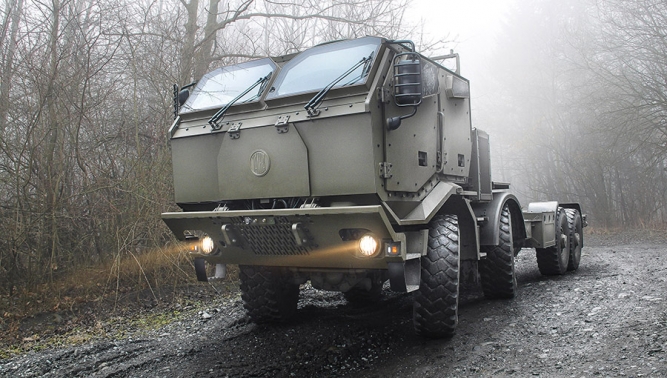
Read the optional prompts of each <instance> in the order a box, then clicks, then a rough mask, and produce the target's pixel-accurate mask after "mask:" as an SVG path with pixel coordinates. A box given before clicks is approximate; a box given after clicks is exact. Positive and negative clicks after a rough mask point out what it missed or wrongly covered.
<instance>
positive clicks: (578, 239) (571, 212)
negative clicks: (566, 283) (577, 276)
mask: <svg viewBox="0 0 667 378" xmlns="http://www.w3.org/2000/svg"><path fill="white" fill-rule="evenodd" d="M565 214H566V215H567V227H568V229H569V230H570V259H569V261H568V263H567V270H577V269H578V268H579V262H580V261H581V246H582V245H583V241H584V232H583V226H582V223H581V214H579V211H578V210H576V209H565Z"/></svg>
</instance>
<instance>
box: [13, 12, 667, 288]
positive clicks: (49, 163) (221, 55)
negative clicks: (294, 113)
mask: <svg viewBox="0 0 667 378" xmlns="http://www.w3.org/2000/svg"><path fill="white" fill-rule="evenodd" d="M409 4H410V1H409V0H321V1H319V0H318V1H315V0H179V1H177V0H139V1H128V0H119V1H113V2H112V1H106V0H43V1H41V0H3V2H2V3H0V150H1V152H0V233H1V234H2V238H0V296H3V297H11V296H15V295H19V294H21V293H25V292H26V291H30V290H33V289H35V288H36V287H38V286H39V285H49V284H52V283H53V282H57V281H58V280H62V279H64V277H66V276H67V275H68V274H70V273H75V272H76V273H78V274H79V275H78V276H77V277H78V278H77V279H78V280H81V277H85V276H95V277H97V278H99V279H100V280H101V282H102V283H103V284H104V285H109V286H112V287H113V286H118V285H119V282H120V281H122V280H123V279H127V280H129V281H132V282H135V283H138V284H139V285H146V286H149V287H155V286H160V285H169V284H173V282H175V281H177V280H188V279H189V280H192V279H194V274H192V270H191V268H190V267H188V265H189V264H190V262H189V261H188V259H187V258H186V257H184V256H183V254H180V253H178V252H177V248H176V247H174V240H173V239H172V236H171V235H170V232H169V230H168V229H167V228H166V226H165V225H164V224H163V222H162V220H161V219H160V213H162V212H165V211H177V210H178V208H177V206H176V204H175V203H174V199H173V189H172V178H171V161H170V159H171V154H170V147H169V141H168V138H167V130H168V128H169V126H170V124H171V122H172V119H173V107H172V86H173V85H174V84H177V85H179V86H183V85H186V84H188V83H191V82H193V81H196V80H198V78H200V77H201V76H202V75H203V74H204V73H206V72H208V71H209V70H211V69H213V68H217V67H220V66H225V65H228V64H231V63H236V62H242V61H246V60H251V59H256V58H260V57H265V56H278V55H284V54H289V53H293V52H297V51H301V50H303V49H305V48H307V47H310V46H312V45H315V44H317V43H321V42H324V41H330V40H336V39H343V38H355V37H360V36H364V35H377V36H383V37H386V38H400V39H412V40H414V41H415V42H416V44H417V46H418V50H420V51H422V52H425V53H426V55H428V54H430V53H433V54H434V55H435V54H437V53H442V52H448V51H449V49H450V48H454V49H455V47H456V43H457V41H456V38H450V35H455V34H456V31H455V30H447V28H446V27H443V35H442V36H441V37H438V38H435V39H428V38H425V37H424V36H423V34H422V32H421V30H422V29H421V28H420V25H419V24H418V22H409V21H408V20H406V19H405V10H406V7H408V6H409ZM494 46H495V48H493V49H491V50H490V51H488V59H486V60H485V61H484V62H476V63H475V64H476V65H478V66H480V65H481V64H486V66H484V72H485V74H483V75H480V77H468V79H470V80H471V82H472V83H473V87H472V88H473V93H472V99H473V100H472V101H473V115H472V117H473V125H474V126H476V127H479V128H481V129H483V130H486V131H488V132H489V133H490V134H491V138H492V139H491V140H492V146H493V148H492V159H493V162H494V167H493V170H494V179H495V180H497V181H508V182H511V183H512V187H513V189H514V190H515V191H516V192H517V194H518V195H519V197H520V199H521V200H522V202H526V203H527V202H528V201H531V200H546V199H558V200H559V201H562V202H573V201H577V202H581V203H582V205H583V207H584V209H585V212H586V213H587V214H588V219H589V224H590V225H591V226H592V227H595V228H599V229H610V230H613V229H622V228H653V229H664V228H665V224H667V214H666V213H665V212H666V211H667V172H666V170H667V165H666V162H665V158H666V157H667V156H666V154H667V117H666V116H667V66H666V65H665V61H667V3H665V2H664V1H661V0H636V1H632V2H628V1H622V0H583V1H582V0H537V1H529V0H517V1H515V2H514V3H513V6H512V7H511V10H510V11H509V12H508V14H507V15H505V20H504V23H503V26H502V30H501V32H499V33H498V35H497V36H496V38H495V41H494ZM463 59H465V57H463ZM476 93H477V95H476ZM480 94H482V95H480ZM151 262H152V263H153V265H155V266H156V267H157V268H156V269H154V270H151V269H149V265H151ZM129 266H133V267H134V268H133V269H129V268H128V267H129ZM133 272H134V273H133ZM98 284H99V283H98Z"/></svg>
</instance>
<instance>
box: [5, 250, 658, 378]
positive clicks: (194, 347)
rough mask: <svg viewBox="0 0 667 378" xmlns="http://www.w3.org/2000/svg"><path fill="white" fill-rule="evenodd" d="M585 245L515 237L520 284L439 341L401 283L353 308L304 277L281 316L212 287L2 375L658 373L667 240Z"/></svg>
mask: <svg viewBox="0 0 667 378" xmlns="http://www.w3.org/2000/svg"><path fill="white" fill-rule="evenodd" d="M583 253H584V255H583V257H582V263H581V266H580V268H579V270H578V271H577V272H576V273H570V274H566V275H564V276H560V277H543V276H541V275H540V274H539V272H538V270H537V264H536V262H535V257H534V252H533V251H532V250H523V251H522V252H521V253H520V254H519V257H518V260H517V270H518V284H519V295H518V297H517V298H516V299H514V300H509V301H506V300H498V301H489V300H486V299H484V298H483V296H482V295H481V292H480V291H479V290H478V289H468V290H465V291H464V292H462V302H461V305H460V312H459V319H460V324H459V328H458V331H457V334H456V336H454V337H453V338H452V339H449V340H435V341H433V340H425V339H422V338H420V337H418V336H415V335H414V334H413V332H412V324H411V316H412V306H411V297H410V296H409V295H395V294H391V293H388V295H387V296H386V298H385V299H384V300H383V301H382V302H381V303H380V305H378V306H376V307H372V308H354V307H352V306H350V305H348V304H347V303H346V302H345V300H344V299H343V298H342V295H340V294H337V293H327V292H319V291H316V290H313V289H311V288H305V289H303V290H302V294H301V299H300V302H299V312H298V315H297V318H296V319H295V320H294V321H293V322H291V323H289V324H283V325H278V326H271V327H258V326H255V325H254V324H251V323H248V322H247V320H246V318H245V316H244V311H243V308H242V305H241V302H240V298H237V297H235V298H228V299H221V300H219V301H216V303H211V305H210V307H209V308H208V309H207V310H206V311H205V312H200V313H198V314H192V315H190V316H188V317H186V318H185V319H184V320H182V321H180V322H177V323H173V324H170V325H167V326H165V327H162V328H160V329H158V330H156V331H151V332H148V333H145V332H144V333H137V334H135V335H134V336H133V337H130V338H125V339H123V340H105V339H102V340H95V341H94V342H91V343H88V344H84V345H81V346H76V347H71V346H70V347H64V348H58V349H50V350H45V351H41V352H32V353H29V354H27V355H23V356H20V357H15V358H12V359H9V360H4V361H0V375H2V376H7V377H9V376H11V377H15V376H16V377H37V376H98V377H125V376H130V377H155V376H165V377H173V376H183V377H190V376H212V377H225V376H233V377H235V376H239V377H240V376H244V377H245V376H250V377H291V376H293V377H309V376H318V377H321V376H354V377H386V376H400V377H429V376H430V377H444V376H509V375H511V376H543V377H553V376H576V377H582V376H586V377H589V376H597V375H599V376H632V377H638V376H655V377H664V376H667V245H666V244H665V243H664V242H662V241H654V242H647V244H630V243H625V240H619V243H617V242H613V241H610V240H605V239H603V238H597V240H594V239H593V238H591V239H589V240H588V241H587V245H586V247H585V248H584V250H583Z"/></svg>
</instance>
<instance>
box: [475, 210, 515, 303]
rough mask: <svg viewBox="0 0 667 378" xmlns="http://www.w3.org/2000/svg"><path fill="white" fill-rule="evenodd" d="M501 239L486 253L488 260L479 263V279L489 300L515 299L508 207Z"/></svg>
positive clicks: (502, 213) (502, 223)
mask: <svg viewBox="0 0 667 378" xmlns="http://www.w3.org/2000/svg"><path fill="white" fill-rule="evenodd" d="M499 233H500V239H499V243H500V244H498V245H497V246H495V247H492V248H489V249H488V250H487V251H486V259H482V260H480V261H479V277H480V279H481V280H482V290H483V291H484V296H485V297H487V298H492V299H497V298H505V299H509V298H514V296H515V295H516V287H517V286H516V275H515V273H514V248H513V244H512V243H513V241H512V216H511V214H510V209H509V206H508V205H505V206H504V207H503V210H502V212H501V214H500V222H499Z"/></svg>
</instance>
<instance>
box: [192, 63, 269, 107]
mask: <svg viewBox="0 0 667 378" xmlns="http://www.w3.org/2000/svg"><path fill="white" fill-rule="evenodd" d="M275 69H276V65H275V63H273V61H272V60H271V59H269V58H265V59H260V60H254V61H251V62H246V63H241V64H237V65H234V66H228V67H222V68H218V69H217V70H215V71H212V72H209V73H207V74H206V75H204V77H202V78H201V80H200V81H199V83H197V86H196V87H195V89H194V91H193V92H192V95H191V96H190V98H188V101H186V103H185V104H184V105H183V107H182V109H181V113H189V112H193V111H196V110H204V109H211V108H221V107H223V106H225V105H227V103H228V102H230V101H231V100H233V99H234V98H236V97H237V96H238V95H240V94H241V93H243V91H245V90H247V89H248V87H250V86H252V85H253V84H254V83H256V82H257V80H259V79H261V78H262V77H265V76H266V75H268V74H269V73H270V72H273V71H274V70H275ZM263 88H264V87H263V86H260V87H258V88H257V91H250V92H248V93H247V94H246V95H245V96H243V97H242V98H241V99H239V100H238V101H237V102H236V104H242V103H248V102H253V101H257V100H258V99H259V97H260V96H261V93H259V91H260V90H261V89H263Z"/></svg>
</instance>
